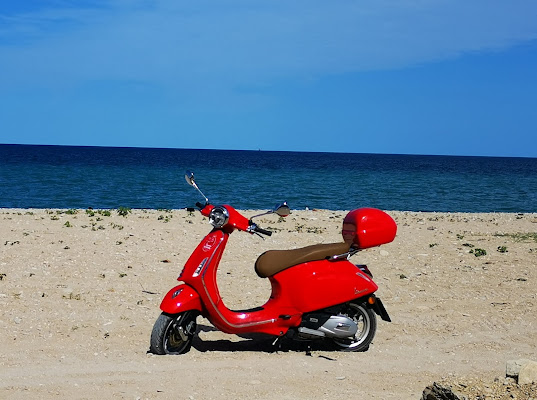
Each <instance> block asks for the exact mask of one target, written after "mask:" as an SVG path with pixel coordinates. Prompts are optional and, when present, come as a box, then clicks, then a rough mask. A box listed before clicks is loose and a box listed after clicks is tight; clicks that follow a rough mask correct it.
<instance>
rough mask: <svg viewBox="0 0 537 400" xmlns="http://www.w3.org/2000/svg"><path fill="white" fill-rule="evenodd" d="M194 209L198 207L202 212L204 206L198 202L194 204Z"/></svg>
mask: <svg viewBox="0 0 537 400" xmlns="http://www.w3.org/2000/svg"><path fill="white" fill-rule="evenodd" d="M196 207H198V208H199V209H200V210H203V207H205V206H204V205H203V204H201V203H200V202H199V201H198V202H196Z"/></svg>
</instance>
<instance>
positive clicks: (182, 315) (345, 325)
mask: <svg viewBox="0 0 537 400" xmlns="http://www.w3.org/2000/svg"><path fill="white" fill-rule="evenodd" d="M185 178H186V181H187V182H188V183H189V184H190V185H192V186H193V187H194V188H196V189H197V190H198V192H199V193H200V194H201V195H202V196H203V197H204V198H205V204H201V203H197V204H196V205H197V207H198V208H199V209H200V212H201V214H202V215H204V216H206V217H208V218H209V221H210V223H211V224H212V225H213V227H214V228H213V230H212V231H211V232H210V233H209V234H208V235H207V236H205V237H204V238H203V239H202V241H201V243H200V244H199V245H198V246H197V247H196V249H195V250H194V252H193V253H192V255H191V256H190V258H189V259H188V260H187V262H186V264H185V266H184V268H183V271H182V272H181V274H180V275H179V277H178V278H177V280H178V281H182V282H183V283H181V284H179V285H178V286H175V287H174V288H173V289H171V290H170V291H169V292H168V293H167V294H166V296H165V297H164V299H163V300H162V303H161V305H160V308H161V310H162V313H161V314H160V316H159V317H158V319H157V320H156V322H155V325H154V327H153V331H152V333H151V344H150V351H151V352H152V353H155V354H182V353H186V352H187V351H188V350H189V349H190V347H191V345H192V340H193V337H194V335H195V334H196V329H197V325H196V318H197V316H198V315H202V316H203V317H205V318H207V319H208V320H209V321H210V322H211V323H212V324H213V325H214V326H215V327H216V328H217V329H219V330H221V331H222V332H225V333H230V334H242V333H251V332H259V333H265V334H269V335H274V336H275V337H277V338H282V337H284V336H285V337H291V338H292V339H297V340H307V341H311V340H318V339H329V340H331V341H332V342H333V343H335V344H336V345H337V348H341V349H345V350H350V351H365V350H367V349H368V347H369V344H370V343H371V341H372V340H373V337H374V335H375V332H376V326H377V323H376V316H375V314H378V315H379V316H380V317H381V318H382V319H383V320H385V321H390V317H389V316H388V313H387V312H386V309H385V308H384V306H383V304H382V302H381V300H380V299H379V298H378V297H376V296H375V295H374V293H375V291H376V290H377V289H378V286H377V285H376V284H375V283H374V282H373V280H372V275H371V273H370V272H369V270H368V268H367V267H366V266H365V265H359V266H356V265H354V264H352V263H351V262H349V261H348V258H349V257H350V256H352V255H354V254H356V253H357V252H358V251H360V250H362V249H365V248H368V247H373V246H379V245H381V244H384V243H389V242H391V241H392V240H393V239H394V238H395V234H396V231H397V226H396V224H395V221H394V220H393V219H392V218H391V217H390V216H389V215H388V214H386V213H384V212H383V211H380V210H377V209H373V208H360V209H357V210H353V211H351V212H350V213H349V214H347V216H346V217H345V220H344V223H343V238H344V241H343V242H341V243H333V244H316V245H313V246H308V247H304V248H299V249H293V250H270V251H267V252H265V253H263V254H261V255H260V256H259V258H258V259H257V261H256V263H255V271H256V272H257V275H259V277H261V278H268V279H269V281H270V283H271V286H272V293H271V296H270V298H269V299H268V301H267V302H266V303H265V304H264V305H262V306H260V307H257V308H253V309H249V310H242V311H232V310H229V309H228V308H227V307H226V306H225V305H224V303H223V301H222V298H221V296H220V293H219V290H218V285H217V281H216V271H217V269H218V265H219V263H220V259H221V258H222V254H223V252H224V250H225V248H226V244H227V241H228V239H229V235H230V234H231V233H232V232H234V231H235V230H238V231H244V232H248V233H251V234H254V233H255V234H258V235H267V236H270V235H271V234H272V232H270V231H268V230H265V229H262V228H260V227H259V226H258V225H257V224H255V223H254V222H253V221H252V219H253V218H255V217H259V216H261V215H266V214H271V213H275V214H277V215H279V216H281V217H284V216H287V215H289V214H290V212H291V211H290V209H289V207H288V206H287V204H286V203H283V204H282V205H279V206H277V207H276V208H275V209H273V210H271V211H268V212H266V213H263V214H260V215H256V216H255V217H252V218H250V219H248V218H246V217H244V216H243V215H241V214H240V213H239V212H238V211H237V210H235V209H234V208H233V207H231V206H229V205H220V206H215V205H212V204H210V202H209V200H208V199H207V197H205V195H204V194H203V193H202V192H201V190H200V189H199V188H198V186H197V185H196V182H195V181H194V174H193V173H191V172H187V174H186V175H185ZM275 342H276V341H275Z"/></svg>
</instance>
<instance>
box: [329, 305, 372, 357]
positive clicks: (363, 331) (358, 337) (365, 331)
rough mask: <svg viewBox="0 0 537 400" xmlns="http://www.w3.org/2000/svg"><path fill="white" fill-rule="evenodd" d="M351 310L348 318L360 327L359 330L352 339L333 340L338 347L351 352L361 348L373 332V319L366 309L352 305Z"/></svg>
mask: <svg viewBox="0 0 537 400" xmlns="http://www.w3.org/2000/svg"><path fill="white" fill-rule="evenodd" d="M349 308H350V310H349V312H348V314H347V316H348V317H349V318H351V319H352V320H353V321H354V323H355V324H356V325H357V326H358V330H357V331H356V333H355V334H354V336H353V337H352V338H348V339H333V340H334V342H335V343H336V344H337V345H338V346H341V347H343V348H346V349H349V350H351V349H354V348H356V347H358V346H360V345H361V344H362V343H363V342H364V341H365V340H366V338H367V336H368V335H369V332H370V330H371V318H370V317H369V314H368V313H367V311H366V310H365V308H363V307H362V306H360V305H357V304H352V303H351V304H349Z"/></svg>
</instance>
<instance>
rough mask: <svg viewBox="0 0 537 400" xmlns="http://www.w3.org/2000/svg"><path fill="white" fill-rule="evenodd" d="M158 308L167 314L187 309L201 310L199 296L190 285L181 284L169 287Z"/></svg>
mask: <svg viewBox="0 0 537 400" xmlns="http://www.w3.org/2000/svg"><path fill="white" fill-rule="evenodd" d="M160 309H161V310H162V311H164V312H165V313H168V314H177V313H180V312H183V311H188V310H198V311H199V312H201V311H202V306H201V301H200V296H199V295H198V293H197V292H196V291H195V290H194V289H192V288H191V287H190V286H188V285H185V284H181V285H177V286H175V287H174V288H173V289H171V290H170V291H169V292H168V293H167V294H166V296H164V299H162V302H161V303H160Z"/></svg>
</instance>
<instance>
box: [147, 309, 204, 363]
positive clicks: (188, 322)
mask: <svg viewBox="0 0 537 400" xmlns="http://www.w3.org/2000/svg"><path fill="white" fill-rule="evenodd" d="M197 315H198V314H197V312H195V311H185V312H182V313H179V314H174V315H170V314H166V313H162V314H160V316H159V317H158V318H157V320H156V321H155V325H154V326H153V331H152V332H151V344H150V348H149V351H150V352H151V353H154V354H160V355H164V354H184V353H187V352H188V351H189V350H190V347H191V346H192V339H193V338H194V335H195V334H196V328H197V324H196V317H197Z"/></svg>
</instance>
